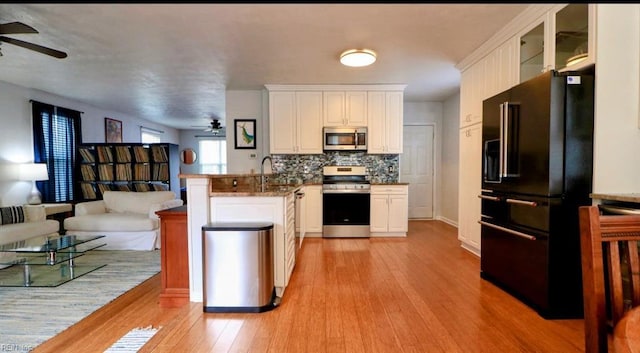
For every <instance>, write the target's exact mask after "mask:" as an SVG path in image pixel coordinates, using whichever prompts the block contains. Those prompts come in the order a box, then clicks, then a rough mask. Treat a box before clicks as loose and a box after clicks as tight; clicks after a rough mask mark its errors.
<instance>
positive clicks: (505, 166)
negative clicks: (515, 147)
mask: <svg viewBox="0 0 640 353" xmlns="http://www.w3.org/2000/svg"><path fill="white" fill-rule="evenodd" d="M502 109H503V113H502V120H504V122H503V127H502V129H501V130H502V146H503V147H502V149H503V152H502V156H503V157H502V158H503V161H502V176H503V177H505V178H506V177H507V174H508V172H509V165H508V163H509V102H504V103H503V104H502Z"/></svg>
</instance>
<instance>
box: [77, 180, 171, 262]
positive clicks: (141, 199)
mask: <svg viewBox="0 0 640 353" xmlns="http://www.w3.org/2000/svg"><path fill="white" fill-rule="evenodd" d="M182 204H183V202H182V200H181V199H176V195H175V194H174V193H173V192H172V191H147V192H129V191H105V192H104V194H103V199H102V200H99V201H88V202H80V203H78V204H76V208H75V215H74V216H73V217H69V218H67V219H65V220H64V229H65V232H66V234H73V235H105V236H106V237H105V238H104V242H105V243H106V246H104V247H101V248H99V249H101V250H154V249H156V248H160V219H159V218H158V215H156V211H159V210H164V209H167V208H173V207H178V206H182Z"/></svg>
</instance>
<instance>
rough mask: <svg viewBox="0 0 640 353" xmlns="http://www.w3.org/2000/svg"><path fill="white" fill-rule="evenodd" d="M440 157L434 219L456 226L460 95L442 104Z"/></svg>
mask: <svg viewBox="0 0 640 353" xmlns="http://www.w3.org/2000/svg"><path fill="white" fill-rule="evenodd" d="M443 107H444V109H443V117H442V156H441V163H440V173H439V174H438V179H439V180H440V184H439V185H440V187H439V188H438V190H439V191H440V193H441V198H440V205H439V207H438V210H439V212H438V213H437V214H436V218H437V219H440V220H442V221H444V222H447V223H449V224H451V225H454V226H457V225H458V171H459V165H460V156H459V154H458V151H459V140H460V132H459V128H460V94H459V93H458V94H455V95H453V96H451V97H449V98H448V99H447V100H446V101H444V104H443Z"/></svg>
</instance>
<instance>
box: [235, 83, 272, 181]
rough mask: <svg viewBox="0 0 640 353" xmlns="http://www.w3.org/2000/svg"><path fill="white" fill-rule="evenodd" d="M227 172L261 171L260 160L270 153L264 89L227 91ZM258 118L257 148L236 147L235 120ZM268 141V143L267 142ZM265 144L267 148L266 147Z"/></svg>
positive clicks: (245, 172)
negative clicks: (264, 109) (264, 106)
mask: <svg viewBox="0 0 640 353" xmlns="http://www.w3.org/2000/svg"><path fill="white" fill-rule="evenodd" d="M226 93H227V97H226V126H227V173H228V174H250V173H251V172H252V171H253V172H254V173H259V172H260V161H261V160H262V157H263V156H264V155H267V154H269V149H268V146H269V136H268V135H267V134H265V130H267V129H265V127H266V119H267V117H266V115H265V114H264V113H263V91H259V90H251V91H249V90H247V91H227V92H226ZM235 119H256V149H255V150H246V149H238V150H237V149H235V148H234V147H235V141H234V138H235V137H234V120H235ZM265 142H266V144H265ZM265 146H267V147H266V149H265Z"/></svg>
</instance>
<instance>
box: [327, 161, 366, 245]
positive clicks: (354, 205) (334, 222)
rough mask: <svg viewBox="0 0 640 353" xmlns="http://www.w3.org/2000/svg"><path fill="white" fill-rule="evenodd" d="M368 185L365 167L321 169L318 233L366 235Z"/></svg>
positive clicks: (347, 236)
mask: <svg viewBox="0 0 640 353" xmlns="http://www.w3.org/2000/svg"><path fill="white" fill-rule="evenodd" d="M370 192H371V184H370V183H369V180H368V178H367V172H366V168H365V167H361V166H327V167H323V168H322V236H323V237H324V238H367V237H369V234H370V230H369V221H370V207H371V194H370Z"/></svg>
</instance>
